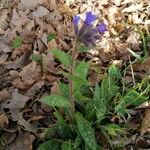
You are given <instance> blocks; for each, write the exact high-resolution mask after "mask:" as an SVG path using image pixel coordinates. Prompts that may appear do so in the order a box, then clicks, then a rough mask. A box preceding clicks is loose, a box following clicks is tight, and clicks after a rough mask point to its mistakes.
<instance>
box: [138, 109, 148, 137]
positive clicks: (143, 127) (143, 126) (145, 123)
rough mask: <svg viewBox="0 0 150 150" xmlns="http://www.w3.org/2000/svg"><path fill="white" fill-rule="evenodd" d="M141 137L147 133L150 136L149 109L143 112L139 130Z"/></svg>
mask: <svg viewBox="0 0 150 150" xmlns="http://www.w3.org/2000/svg"><path fill="white" fill-rule="evenodd" d="M140 132H141V135H143V134H145V133H148V134H150V109H149V108H147V109H146V110H145V112H144V118H143V121H142V124H141V128H140Z"/></svg>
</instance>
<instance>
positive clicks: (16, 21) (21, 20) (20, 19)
mask: <svg viewBox="0 0 150 150" xmlns="http://www.w3.org/2000/svg"><path fill="white" fill-rule="evenodd" d="M28 13H29V10H26V11H24V12H23V11H19V12H17V10H16V9H15V8H14V9H13V14H12V20H11V25H13V26H15V27H17V31H19V30H22V26H24V25H25V24H27V23H28V22H29V21H30V19H29V18H28Z"/></svg>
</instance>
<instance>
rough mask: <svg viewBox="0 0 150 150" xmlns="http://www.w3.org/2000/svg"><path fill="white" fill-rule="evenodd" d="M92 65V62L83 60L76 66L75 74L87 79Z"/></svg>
mask: <svg viewBox="0 0 150 150" xmlns="http://www.w3.org/2000/svg"><path fill="white" fill-rule="evenodd" d="M89 67H90V62H85V60H83V61H81V62H80V63H79V64H78V65H77V66H76V68H75V75H76V76H79V77H80V78H83V79H85V78H86V76H87V74H88V70H89Z"/></svg>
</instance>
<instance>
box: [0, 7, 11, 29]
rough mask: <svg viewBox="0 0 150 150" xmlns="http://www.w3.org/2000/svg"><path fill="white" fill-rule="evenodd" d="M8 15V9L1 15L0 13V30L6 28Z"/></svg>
mask: <svg viewBox="0 0 150 150" xmlns="http://www.w3.org/2000/svg"><path fill="white" fill-rule="evenodd" d="M8 13H9V9H4V10H3V11H2V12H1V13H0V28H1V29H3V30H5V29H6V28H7V26H8V22H7V21H8Z"/></svg>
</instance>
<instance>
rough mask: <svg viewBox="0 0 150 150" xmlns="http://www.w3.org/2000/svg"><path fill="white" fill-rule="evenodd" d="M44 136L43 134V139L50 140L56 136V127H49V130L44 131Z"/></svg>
mask: <svg viewBox="0 0 150 150" xmlns="http://www.w3.org/2000/svg"><path fill="white" fill-rule="evenodd" d="M45 132H46V134H45V137H44V138H45V139H51V138H52V137H54V136H56V133H57V128H56V127H51V128H47V129H46V130H45Z"/></svg>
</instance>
